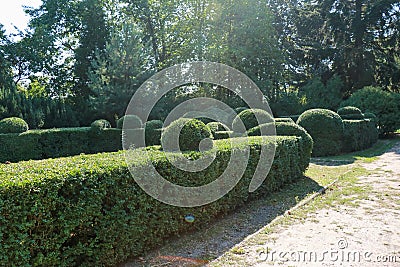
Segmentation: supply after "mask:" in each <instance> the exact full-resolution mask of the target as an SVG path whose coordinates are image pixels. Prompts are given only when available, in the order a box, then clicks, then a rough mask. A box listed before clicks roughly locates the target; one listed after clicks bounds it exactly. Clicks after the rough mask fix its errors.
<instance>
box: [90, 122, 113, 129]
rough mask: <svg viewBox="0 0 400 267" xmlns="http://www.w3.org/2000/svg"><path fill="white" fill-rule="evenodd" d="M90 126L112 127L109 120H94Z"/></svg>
mask: <svg viewBox="0 0 400 267" xmlns="http://www.w3.org/2000/svg"><path fill="white" fill-rule="evenodd" d="M90 128H92V129H99V130H103V129H108V128H111V124H110V122H109V121H108V120H95V121H94V122H92V124H90Z"/></svg>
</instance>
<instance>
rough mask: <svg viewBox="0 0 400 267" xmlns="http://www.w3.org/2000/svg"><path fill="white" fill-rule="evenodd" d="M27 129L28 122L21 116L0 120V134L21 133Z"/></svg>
mask: <svg viewBox="0 0 400 267" xmlns="http://www.w3.org/2000/svg"><path fill="white" fill-rule="evenodd" d="M28 129H29V126H28V124H27V123H26V122H25V121H24V120H23V119H21V118H16V117H11V118H5V119H2V120H1V121H0V134H7V133H23V132H26V131H28Z"/></svg>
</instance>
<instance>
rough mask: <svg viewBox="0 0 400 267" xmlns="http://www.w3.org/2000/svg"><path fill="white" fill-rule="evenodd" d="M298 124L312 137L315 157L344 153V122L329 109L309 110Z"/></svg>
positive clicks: (302, 115)
mask: <svg viewBox="0 0 400 267" xmlns="http://www.w3.org/2000/svg"><path fill="white" fill-rule="evenodd" d="M297 124H298V125H300V126H301V127H303V128H304V129H305V130H306V131H307V132H308V133H309V134H310V135H311V137H312V139H313V141H314V147H313V153H312V154H313V156H315V157H319V156H330V155H337V154H339V153H340V152H341V151H342V140H343V121H342V119H341V118H340V116H339V115H338V114H337V113H335V112H333V111H330V110H327V109H312V110H307V111H306V112H304V113H303V114H301V116H300V118H299V119H298V121H297Z"/></svg>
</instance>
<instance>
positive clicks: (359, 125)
mask: <svg viewBox="0 0 400 267" xmlns="http://www.w3.org/2000/svg"><path fill="white" fill-rule="evenodd" d="M343 125H344V140H343V141H344V142H343V152H353V151H359V150H364V149H367V148H369V147H371V146H372V145H373V144H375V143H376V142H377V141H378V136H379V133H378V129H377V127H376V124H375V122H373V121H371V120H368V119H366V120H343Z"/></svg>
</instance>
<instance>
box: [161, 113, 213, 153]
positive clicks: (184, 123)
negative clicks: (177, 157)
mask: <svg viewBox="0 0 400 267" xmlns="http://www.w3.org/2000/svg"><path fill="white" fill-rule="evenodd" d="M206 138H213V136H212V134H211V130H210V128H209V127H208V126H207V125H205V124H204V123H203V122H202V121H199V120H197V119H189V118H180V119H178V120H176V121H173V122H172V123H171V124H170V125H168V127H166V128H165V129H164V131H163V132H162V134H161V143H162V144H163V148H165V147H164V145H165V144H172V143H174V141H175V140H179V149H180V150H181V151H199V148H200V142H201V141H202V140H204V139H206ZM175 148H177V147H175Z"/></svg>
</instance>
